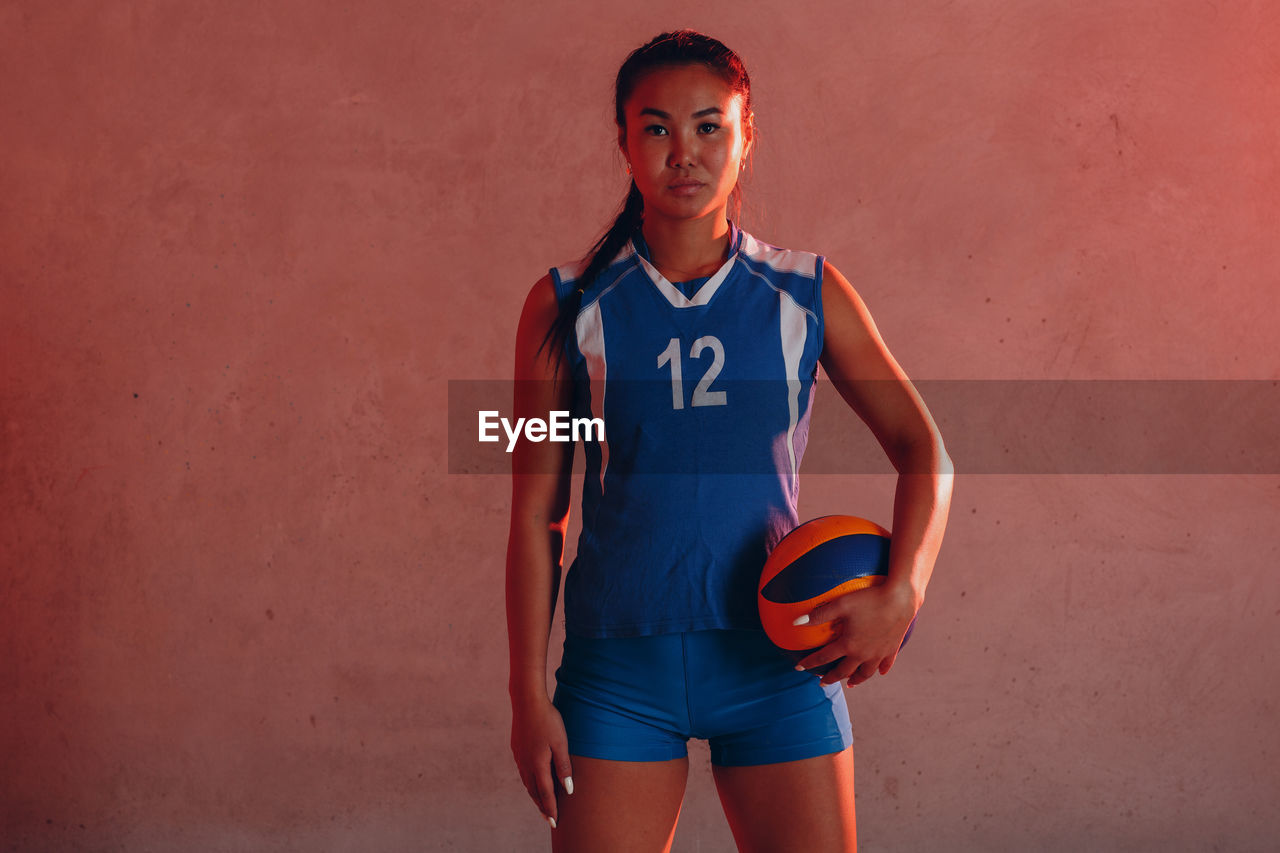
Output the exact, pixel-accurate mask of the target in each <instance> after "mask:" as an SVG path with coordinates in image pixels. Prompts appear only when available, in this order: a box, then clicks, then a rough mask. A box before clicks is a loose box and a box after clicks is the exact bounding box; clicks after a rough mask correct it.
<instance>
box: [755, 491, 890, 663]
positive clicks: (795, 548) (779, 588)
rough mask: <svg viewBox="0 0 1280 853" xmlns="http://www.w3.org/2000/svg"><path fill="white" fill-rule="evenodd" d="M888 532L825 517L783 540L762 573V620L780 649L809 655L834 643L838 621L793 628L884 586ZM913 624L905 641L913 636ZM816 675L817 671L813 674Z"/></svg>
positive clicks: (843, 517) (859, 522)
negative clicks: (826, 607) (851, 596)
mask: <svg viewBox="0 0 1280 853" xmlns="http://www.w3.org/2000/svg"><path fill="white" fill-rule="evenodd" d="M888 574H889V531H887V530H885V529H884V528H883V527H881V526H880V525H878V524H876V523H875V522H873V521H868V520H867V519H865V518H858V517H856V516H852V515H824V516H822V517H820V518H815V519H813V520H812V521H806V522H805V523H804V524H801V525H800V526H799V527H797V528H795V529H794V530H792V531H791V532H790V533H788V534H787V535H786V536H784V537H783V538H782V541H780V542H779V543H778V544H777V545H776V546H775V547H774V549H773V550H772V551H771V552H770V553H769V558H768V559H767V560H766V561H765V564H764V570H763V571H762V572H761V573H760V587H759V605H760V621H761V622H762V623H763V624H764V630H765V633H766V634H768V635H769V639H771V640H773V642H774V644H775V645H777V646H779V647H780V648H783V649H786V650H788V651H793V652H808V651H811V650H813V649H815V648H818V647H819V646H825V645H826V644H827V643H829V642H831V641H832V640H834V639H835V638H836V630H835V623H834V622H821V623H818V624H816V625H814V624H809V625H793V624H792V622H794V621H795V619H796V618H797V617H799V616H803V615H804V614H806V613H808V612H809V611H811V610H813V609H814V608H815V607H817V606H818V605H820V604H824V603H826V602H828V601H830V600H831V599H833V598H838V597H839V596H841V595H844V594H845V593H848V592H853V591H854V590H859V589H866V588H867V587H870V586H875V585H878V584H882V583H884V582H885V579H886V578H887V577H888ZM914 627H915V621H914V620H912V623H911V625H910V626H909V627H908V628H907V633H906V635H905V636H904V637H903V639H902V642H903V644H904V645H905V644H906V641H907V638H908V637H910V636H911V630H912V628H914ZM811 671H816V670H811Z"/></svg>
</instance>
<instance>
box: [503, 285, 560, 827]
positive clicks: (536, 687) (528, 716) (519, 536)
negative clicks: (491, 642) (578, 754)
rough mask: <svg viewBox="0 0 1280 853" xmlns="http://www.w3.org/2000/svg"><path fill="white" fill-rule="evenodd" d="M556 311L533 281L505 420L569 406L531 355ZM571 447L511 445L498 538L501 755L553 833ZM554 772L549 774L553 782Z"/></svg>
mask: <svg viewBox="0 0 1280 853" xmlns="http://www.w3.org/2000/svg"><path fill="white" fill-rule="evenodd" d="M557 314H558V303H557V301H556V296H555V289H554V286H553V285H552V282H551V276H550V275H545V276H543V277H542V278H541V279H539V280H538V281H537V283H536V284H534V286H533V288H532V289H531V290H530V291H529V296H528V298H527V299H526V300H525V303H524V310H523V311H522V312H521V315H520V325H519V328H518V330H517V332H516V359H515V380H516V381H515V392H514V401H513V402H514V417H515V418H533V417H537V418H542V419H544V420H547V419H549V416H550V413H551V412H552V411H567V410H568V409H569V408H570V406H571V403H572V381H573V380H572V376H571V374H570V373H569V368H568V364H567V360H566V359H565V358H560V359H557V358H556V357H555V353H554V351H553V347H552V346H551V345H548V346H546V347H545V348H543V350H542V352H541V353H539V352H538V347H539V345H540V344H541V343H542V340H543V337H544V336H545V335H546V332H547V330H548V329H549V328H551V326H552V324H554V323H555V320H556V316H557ZM573 447H574V446H573V444H570V443H567V442H554V441H541V442H530V441H518V442H517V443H516V445H515V448H514V449H513V451H512V455H511V530H510V535H509V537H508V539H507V580H506V597H507V640H508V644H509V647H510V664H511V670H510V678H509V682H508V690H509V692H510V694H511V713H512V722H511V752H512V754H513V756H514V757H515V761H516V766H517V767H518V768H519V771H520V778H521V781H523V782H524V785H525V788H526V790H528V792H529V796H530V797H532V798H533V801H534V803H535V804H536V805H537V806H538V808H539V809H540V810H541V811H542V813H543V814H544V815H545V816H546V817H547V818H548V819H549V821H550V822H551V825H552V826H553V827H554V826H555V819H556V818H557V817H558V814H557V809H556V791H555V782H554V781H553V778H554V779H560V780H562V784H563V785H564V787H565V789H566V790H572V781H569V782H563V780H565V779H566V778H571V770H570V766H569V751H568V739H567V737H566V735H565V731H564V723H563V721H562V720H561V718H560V714H559V712H558V711H556V708H555V706H554V705H552V704H551V699H550V697H549V696H548V694H547V642H548V639H549V637H550V633H551V620H552V618H553V616H554V614H555V605H556V596H557V594H558V593H559V591H560V576H561V567H562V561H563V556H564V539H565V531H566V529H567V527H568V523H569V476H570V471H571V469H572V465H573ZM553 772H554V777H553Z"/></svg>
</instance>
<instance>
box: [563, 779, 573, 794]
mask: <svg viewBox="0 0 1280 853" xmlns="http://www.w3.org/2000/svg"><path fill="white" fill-rule="evenodd" d="M564 789H565V790H566V791H568V792H569V793H570V794H572V793H573V777H572V776H566V777H564Z"/></svg>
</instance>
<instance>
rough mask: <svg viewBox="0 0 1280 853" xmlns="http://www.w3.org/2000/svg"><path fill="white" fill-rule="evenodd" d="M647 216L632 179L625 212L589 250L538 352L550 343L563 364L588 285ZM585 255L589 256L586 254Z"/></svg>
mask: <svg viewBox="0 0 1280 853" xmlns="http://www.w3.org/2000/svg"><path fill="white" fill-rule="evenodd" d="M643 219H644V196H642V195H640V189H639V188H638V187H637V186H636V182H635V180H634V179H633V180H632V181H631V189H630V190H628V191H627V198H626V201H624V202H623V204H622V211H621V212H620V213H619V214H618V217H617V218H616V219H614V220H613V225H611V226H610V227H609V230H608V231H606V232H605V233H604V234H603V235H602V236H601V237H600V239H599V240H597V241H596V243H595V245H594V246H592V247H591V248H590V249H589V250H588V251H587V255H590V256H591V260H590V262H588V263H587V267H586V269H585V270H583V271H582V274H581V275H580V276H578V278H577V280H575V281H574V282H573V284H574V286H575V289H574V291H573V292H572V293H570V294H569V295H568V296H566V297H565V298H564V299H563V300H561V302H560V313H559V314H558V315H557V316H556V321H555V323H554V324H552V326H551V328H550V329H548V330H547V334H546V335H545V336H544V337H543V339H542V343H541V344H540V345H539V346H538V352H542V349H543V347H545V346H546V345H547V344H548V343H550V344H551V346H552V348H553V349H554V351H555V354H556V361H555V365H556V367H557V368H558V367H559V366H560V360H561V359H562V358H564V345H565V342H566V341H568V340H569V335H570V333H572V332H573V329H574V325H575V324H576V323H577V321H578V312H579V311H581V310H582V296H583V294H584V293H585V292H586V291H587V289H588V288H590V287H591V285H592V284H593V283H594V282H595V280H596V279H597V278H599V276H600V273H602V272H604V271H605V269H606V268H607V267H608V266H609V264H610V263H612V261H613V259H614V258H616V257H617V256H618V252H620V251H622V247H623V246H624V245H626V242H627V240H628V239H630V237H631V234H632V232H633V231H635V229H636V227H637V226H639V225H640V222H641V221H642V220H643ZM583 257H584V258H585V257H586V255H584V256H583Z"/></svg>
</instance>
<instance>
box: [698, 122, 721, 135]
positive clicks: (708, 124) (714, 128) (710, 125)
mask: <svg viewBox="0 0 1280 853" xmlns="http://www.w3.org/2000/svg"><path fill="white" fill-rule="evenodd" d="M707 128H711V129H710V130H707ZM719 129H720V125H718V124H713V123H711V122H706V123H705V124H703V125H702V126H700V127H699V128H698V130H703V131H706V132H707V133H715V132H716V131H717V130H719Z"/></svg>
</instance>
